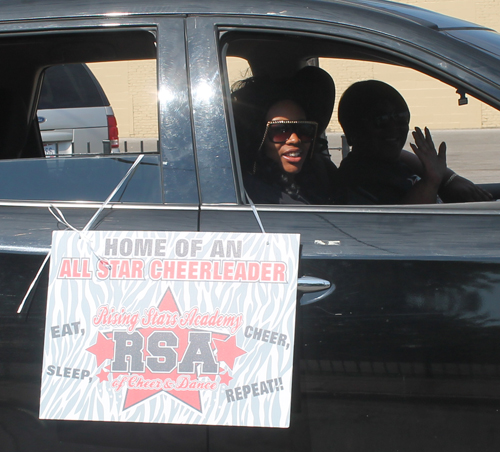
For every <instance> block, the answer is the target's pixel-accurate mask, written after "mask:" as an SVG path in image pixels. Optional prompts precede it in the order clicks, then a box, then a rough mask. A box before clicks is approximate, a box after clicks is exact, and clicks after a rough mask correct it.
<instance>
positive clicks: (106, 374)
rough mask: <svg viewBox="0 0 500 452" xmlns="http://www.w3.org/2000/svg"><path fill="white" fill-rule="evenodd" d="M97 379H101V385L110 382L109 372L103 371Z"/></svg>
mask: <svg viewBox="0 0 500 452" xmlns="http://www.w3.org/2000/svg"><path fill="white" fill-rule="evenodd" d="M96 377H97V378H99V383H102V382H103V381H108V377H109V372H106V371H105V370H104V369H102V370H101V371H100V372H99V373H98V374H97V375H96Z"/></svg>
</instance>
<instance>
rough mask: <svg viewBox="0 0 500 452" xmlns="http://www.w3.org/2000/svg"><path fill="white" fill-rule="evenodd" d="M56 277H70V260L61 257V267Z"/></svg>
mask: <svg viewBox="0 0 500 452" xmlns="http://www.w3.org/2000/svg"><path fill="white" fill-rule="evenodd" d="M58 278H71V260H70V259H63V260H62V261H61V268H60V269H59V276H58Z"/></svg>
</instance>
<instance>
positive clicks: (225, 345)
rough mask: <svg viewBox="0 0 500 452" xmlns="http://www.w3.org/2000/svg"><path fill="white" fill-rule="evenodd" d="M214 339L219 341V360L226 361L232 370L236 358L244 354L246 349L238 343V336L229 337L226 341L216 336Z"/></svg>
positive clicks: (217, 343) (217, 344)
mask: <svg viewBox="0 0 500 452" xmlns="http://www.w3.org/2000/svg"><path fill="white" fill-rule="evenodd" d="M214 340H215V341H217V342H216V343H215V345H216V346H217V350H218V354H217V357H218V359H219V361H224V362H225V363H226V364H227V365H228V366H229V367H230V368H231V370H232V369H233V367H234V361H235V360H236V358H237V357H238V356H241V355H244V354H245V353H246V351H245V350H243V349H241V348H239V347H238V346H237V345H236V338H235V337H234V336H231V337H229V339H226V340H225V341H221V340H219V339H215V338H214Z"/></svg>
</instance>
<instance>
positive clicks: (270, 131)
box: [262, 121, 318, 143]
mask: <svg viewBox="0 0 500 452" xmlns="http://www.w3.org/2000/svg"><path fill="white" fill-rule="evenodd" d="M317 130H318V123H317V122H314V121H269V122H268V123H267V125H266V131H265V133H264V139H263V140H262V141H264V140H265V139H266V137H267V138H269V140H270V141H271V142H273V143H286V142H287V141H288V140H289V139H290V137H291V136H292V135H293V134H295V135H297V137H298V138H299V140H300V141H301V142H302V143H312V142H313V141H314V138H315V137H316V131H317Z"/></svg>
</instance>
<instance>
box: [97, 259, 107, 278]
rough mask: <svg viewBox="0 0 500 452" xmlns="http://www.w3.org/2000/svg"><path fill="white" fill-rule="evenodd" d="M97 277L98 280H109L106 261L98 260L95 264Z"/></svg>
mask: <svg viewBox="0 0 500 452" xmlns="http://www.w3.org/2000/svg"><path fill="white" fill-rule="evenodd" d="M97 277H98V278H99V279H106V278H109V263H108V262H107V261H103V260H100V261H99V262H98V263H97Z"/></svg>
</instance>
